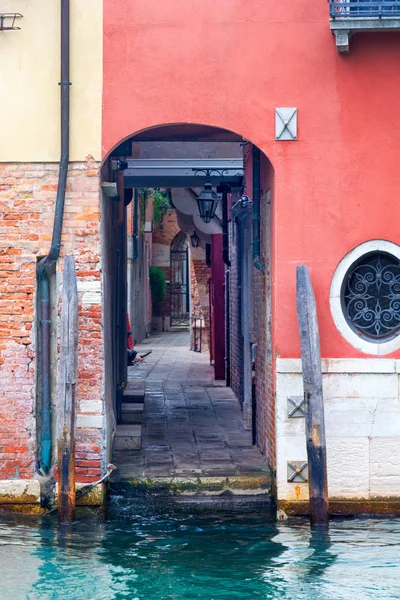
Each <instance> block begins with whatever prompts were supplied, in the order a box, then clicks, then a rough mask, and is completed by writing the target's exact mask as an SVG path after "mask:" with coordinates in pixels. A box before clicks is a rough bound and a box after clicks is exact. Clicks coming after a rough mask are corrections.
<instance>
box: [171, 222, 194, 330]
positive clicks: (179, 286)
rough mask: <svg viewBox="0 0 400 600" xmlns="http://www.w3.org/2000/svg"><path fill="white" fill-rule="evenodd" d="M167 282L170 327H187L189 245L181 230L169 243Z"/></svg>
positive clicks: (188, 308)
mask: <svg viewBox="0 0 400 600" xmlns="http://www.w3.org/2000/svg"><path fill="white" fill-rule="evenodd" d="M169 282H170V283H169V288H170V315H171V316H170V319H171V327H189V322H190V321H189V317H190V301H189V298H190V296H189V294H190V283H189V245H188V240H187V235H186V233H184V232H183V231H180V232H179V233H177V234H176V236H175V237H174V239H173V240H172V243H171V250H170V275H169Z"/></svg>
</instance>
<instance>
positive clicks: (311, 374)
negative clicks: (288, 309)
mask: <svg viewBox="0 0 400 600" xmlns="http://www.w3.org/2000/svg"><path fill="white" fill-rule="evenodd" d="M296 287H297V317H298V322H299V329H300V343H301V362H302V369H303V384H304V399H305V405H306V419H305V420H306V437H307V456H308V481H309V490H310V515H311V522H312V523H325V522H326V521H328V519H329V503H328V475H327V466H326V440H325V418H324V402H323V395H322V372H321V350H320V343H319V331H318V319H317V309H316V303H315V296H314V291H313V288H312V284H311V279H310V275H309V272H308V269H307V267H306V266H305V265H300V266H298V267H297V285H296Z"/></svg>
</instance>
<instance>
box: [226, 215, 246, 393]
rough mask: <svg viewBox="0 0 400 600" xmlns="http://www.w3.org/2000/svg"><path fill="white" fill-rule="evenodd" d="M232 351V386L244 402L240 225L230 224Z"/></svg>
mask: <svg viewBox="0 0 400 600" xmlns="http://www.w3.org/2000/svg"><path fill="white" fill-rule="evenodd" d="M229 242H230V260H231V267H230V342H231V346H230V353H231V387H232V389H233V391H234V392H235V394H236V396H237V398H239V400H240V402H241V403H242V402H243V395H244V394H243V361H244V357H243V336H242V305H241V304H242V303H241V297H240V290H241V281H240V266H239V256H240V251H239V243H240V234H239V225H238V224H236V223H234V222H233V221H232V222H231V224H230V239H229Z"/></svg>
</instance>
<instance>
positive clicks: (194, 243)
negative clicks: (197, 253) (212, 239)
mask: <svg viewBox="0 0 400 600" xmlns="http://www.w3.org/2000/svg"><path fill="white" fill-rule="evenodd" d="M190 241H191V242H192V248H198V247H199V242H200V238H199V236H198V235H197V233H196V232H195V231H193V233H192V235H191V236H190Z"/></svg>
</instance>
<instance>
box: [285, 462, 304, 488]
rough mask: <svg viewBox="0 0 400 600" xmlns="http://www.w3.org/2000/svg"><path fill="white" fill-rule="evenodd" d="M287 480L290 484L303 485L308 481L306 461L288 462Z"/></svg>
mask: <svg viewBox="0 0 400 600" xmlns="http://www.w3.org/2000/svg"><path fill="white" fill-rule="evenodd" d="M287 480H288V481H289V482H290V483H305V482H306V481H308V462H307V461H306V460H288V462H287Z"/></svg>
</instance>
